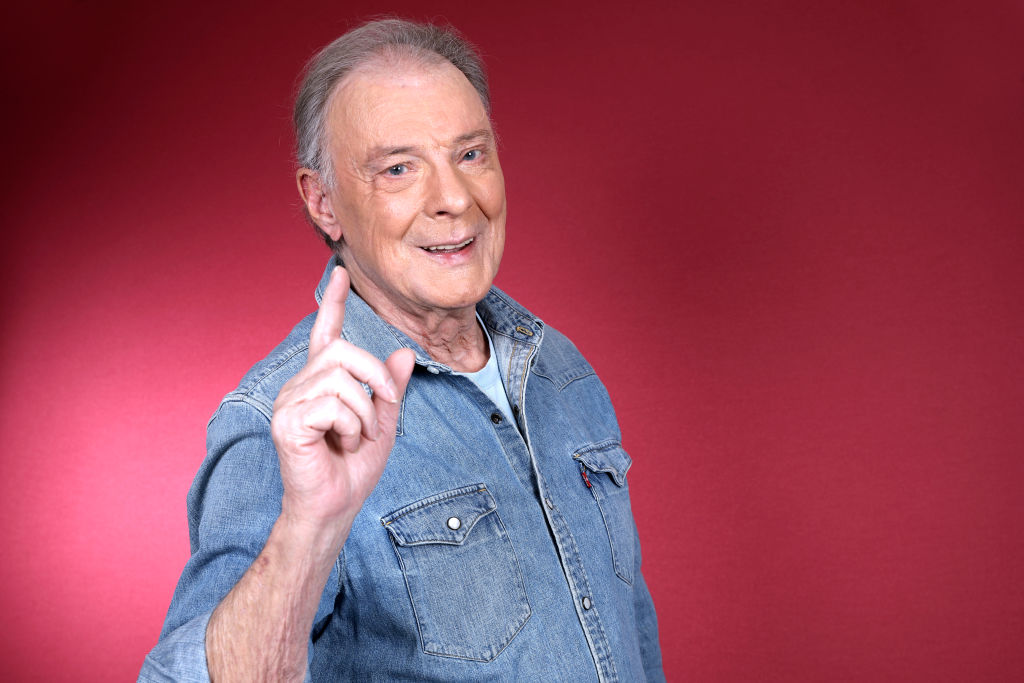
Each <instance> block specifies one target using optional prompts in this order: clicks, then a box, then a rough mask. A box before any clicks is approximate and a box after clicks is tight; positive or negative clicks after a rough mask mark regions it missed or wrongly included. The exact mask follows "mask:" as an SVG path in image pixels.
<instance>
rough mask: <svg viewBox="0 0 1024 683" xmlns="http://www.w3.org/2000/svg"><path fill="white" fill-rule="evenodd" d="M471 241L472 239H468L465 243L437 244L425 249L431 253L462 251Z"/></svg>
mask: <svg viewBox="0 0 1024 683" xmlns="http://www.w3.org/2000/svg"><path fill="white" fill-rule="evenodd" d="M472 241H473V238H472V237H470V238H469V239H468V240H466V241H465V242H459V243H458V244H439V245H438V246H436V247H425V249H426V250H427V251H433V252H438V251H458V250H459V249H462V248H463V247H464V246H466V245H468V244H469V243H470V242H472Z"/></svg>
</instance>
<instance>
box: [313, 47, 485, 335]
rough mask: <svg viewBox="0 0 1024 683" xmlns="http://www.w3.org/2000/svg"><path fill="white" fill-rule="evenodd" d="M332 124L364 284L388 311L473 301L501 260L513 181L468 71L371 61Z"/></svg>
mask: <svg viewBox="0 0 1024 683" xmlns="http://www.w3.org/2000/svg"><path fill="white" fill-rule="evenodd" d="M327 123H328V127H329V128H328V130H329V142H328V145H329V151H330V154H331V159H332V161H333V163H334V168H335V172H336V176H337V185H336V187H335V188H334V190H333V191H332V192H330V194H329V196H330V199H331V204H332V207H333V210H334V216H335V218H336V220H337V225H338V229H339V230H340V235H341V237H343V238H344V246H343V247H342V251H341V255H342V259H343V260H344V262H345V266H346V268H347V269H348V271H349V274H350V276H351V278H352V284H353V286H354V287H355V289H356V291H358V292H359V294H360V295H361V296H362V297H363V298H364V299H366V300H367V301H368V302H369V303H370V304H371V305H372V306H373V307H374V308H376V309H377V311H378V313H380V314H381V315H383V316H384V317H385V318H392V319H394V316H395V314H396V313H397V314H398V315H399V316H403V317H404V316H406V315H410V314H411V315H413V316H416V317H423V316H429V315H430V314H431V313H443V312H448V311H454V310H458V309H465V308H467V307H472V306H474V305H475V304H476V303H477V302H478V301H479V300H480V299H482V298H483V297H484V296H485V295H486V294H487V290H488V289H489V288H490V286H491V282H492V281H493V280H494V276H495V274H496V273H497V272H498V264H499V262H500V261H501V253H502V249H503V248H504V244H505V181H504V178H503V177H502V174H501V166H500V165H499V163H498V154H497V149H496V146H495V140H494V133H493V131H492V130H491V125H490V121H489V119H488V117H487V113H486V112H485V111H484V107H483V104H482V103H481V101H480V97H479V95H478V94H477V92H476V90H474V89H473V86H472V85H470V83H469V81H468V80H466V77H465V76H463V75H462V73H461V72H460V71H459V70H458V69H456V68H455V67H454V66H452V65H451V64H449V63H447V62H444V63H442V64H436V65H426V66H422V65H415V64H405V65H399V66H395V65H385V64H374V65H370V66H368V67H363V68H361V69H359V70H357V71H356V72H354V73H352V74H350V75H349V76H348V77H347V78H346V79H345V81H343V83H342V84H341V87H340V89H339V90H338V92H337V93H336V94H335V97H334V99H333V101H332V103H331V106H330V109H329V111H328V121H327ZM333 236H334V237H335V238H336V237H337V235H333ZM395 309H398V310H397V311H396V310H395Z"/></svg>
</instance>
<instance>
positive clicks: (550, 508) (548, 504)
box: [544, 498, 555, 510]
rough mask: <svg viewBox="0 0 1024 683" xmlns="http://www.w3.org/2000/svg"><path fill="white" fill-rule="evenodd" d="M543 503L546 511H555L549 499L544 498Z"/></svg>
mask: <svg viewBox="0 0 1024 683" xmlns="http://www.w3.org/2000/svg"><path fill="white" fill-rule="evenodd" d="M544 502H545V503H547V506H548V510H554V509H555V504H554V503H552V502H551V499H550V498H545V499H544Z"/></svg>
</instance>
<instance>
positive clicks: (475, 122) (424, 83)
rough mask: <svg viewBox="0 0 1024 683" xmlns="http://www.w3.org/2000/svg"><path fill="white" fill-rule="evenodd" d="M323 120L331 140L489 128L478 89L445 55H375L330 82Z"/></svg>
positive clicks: (450, 134) (347, 142)
mask: <svg viewBox="0 0 1024 683" xmlns="http://www.w3.org/2000/svg"><path fill="white" fill-rule="evenodd" d="M327 122H328V126H329V131H328V132H329V135H330V137H331V139H332V146H334V144H340V145H343V146H345V147H361V146H365V145H375V144H383V143H390V142H393V143H395V144H399V143H409V144H413V143H420V142H426V140H414V139H400V138H402V137H406V138H408V137H413V138H430V139H431V140H433V141H435V142H438V143H443V142H444V141H445V140H446V139H453V138H455V137H458V136H459V135H462V134H465V133H466V132H468V131H471V130H478V129H481V128H486V129H490V123H489V119H488V116H487V112H486V111H485V110H484V106H483V102H482V101H481V99H480V95H479V93H477V91H476V90H475V89H474V88H473V86H472V84H471V83H470V82H469V80H468V79H467V78H466V77H465V75H463V73H462V72H461V71H459V70H458V69H457V68H455V67H454V66H453V65H452V64H451V63H450V62H448V61H446V60H442V61H438V62H423V61H422V60H417V59H414V58H399V59H387V60H385V59H380V60H374V61H371V62H369V63H367V64H364V65H362V66H360V67H358V68H357V69H355V70H354V71H353V72H352V73H350V74H349V75H348V76H346V77H345V78H344V79H343V80H342V81H341V82H340V83H339V84H338V86H337V87H336V89H335V91H334V94H333V96H332V98H331V102H330V105H329V109H328V116H327Z"/></svg>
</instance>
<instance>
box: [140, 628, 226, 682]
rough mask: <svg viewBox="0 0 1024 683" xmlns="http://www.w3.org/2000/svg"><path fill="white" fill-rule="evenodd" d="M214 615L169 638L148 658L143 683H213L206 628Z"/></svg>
mask: <svg viewBox="0 0 1024 683" xmlns="http://www.w3.org/2000/svg"><path fill="white" fill-rule="evenodd" d="M211 614H213V611H212V610H211V611H209V612H206V613H204V614H200V615H199V616H197V617H195V618H194V619H192V620H191V621H187V622H185V623H184V624H182V625H181V626H179V627H178V628H176V629H174V630H173V631H171V632H170V633H169V634H167V637H166V638H164V639H163V640H161V641H160V642H159V643H157V645H156V647H154V648H153V649H152V651H150V653H149V654H148V655H146V661H145V662H143V664H142V671H141V672H140V673H139V683H158V682H159V683H172V682H174V681H178V682H180V683H209V680H210V671H209V669H207V668H206V625H207V623H209V621H210V615H211Z"/></svg>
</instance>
